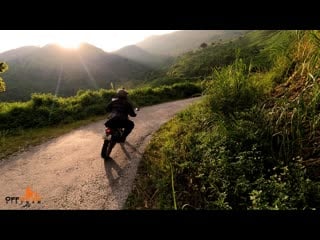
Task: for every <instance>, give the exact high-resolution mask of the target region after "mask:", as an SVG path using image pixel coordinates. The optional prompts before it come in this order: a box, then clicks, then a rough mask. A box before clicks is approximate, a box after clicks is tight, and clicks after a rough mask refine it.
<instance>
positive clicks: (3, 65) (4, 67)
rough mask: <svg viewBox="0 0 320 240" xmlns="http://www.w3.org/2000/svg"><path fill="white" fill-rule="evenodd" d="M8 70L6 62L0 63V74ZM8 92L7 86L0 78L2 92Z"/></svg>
mask: <svg viewBox="0 0 320 240" xmlns="http://www.w3.org/2000/svg"><path fill="white" fill-rule="evenodd" d="M7 70H8V65H7V64H6V63H4V62H0V73H3V72H5V71H7ZM5 90H6V84H5V82H4V81H3V79H2V78H1V77H0V92H4V91H5Z"/></svg>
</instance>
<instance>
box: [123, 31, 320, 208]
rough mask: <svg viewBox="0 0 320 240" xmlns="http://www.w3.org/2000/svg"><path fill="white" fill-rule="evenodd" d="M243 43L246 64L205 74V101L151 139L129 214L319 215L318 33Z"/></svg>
mask: <svg viewBox="0 0 320 240" xmlns="http://www.w3.org/2000/svg"><path fill="white" fill-rule="evenodd" d="M245 38H246V41H247V44H246V45H245V46H246V47H247V50H250V49H253V48H254V49H256V52H255V54H252V58H250V56H247V57H246V58H245V59H244V58H243V57H241V54H240V55H239V54H238V55H237V53H235V56H234V59H235V60H234V61H233V62H232V63H231V64H229V65H226V66H218V67H214V66H211V67H212V68H213V70H212V72H211V74H210V75H208V76H206V77H205V82H206V84H207V89H206V90H205V91H206V97H205V98H204V100H203V101H202V102H201V103H198V104H196V105H194V106H192V107H190V108H189V109H187V110H186V111H183V112H181V113H180V114H178V116H177V117H176V118H174V119H173V120H171V121H170V122H169V123H167V124H166V125H164V126H163V127H162V128H161V129H160V130H159V132H158V133H157V134H156V135H155V136H154V137H153V139H152V141H151V143H150V145H149V146H148V149H147V151H146V152H145V154H144V156H143V160H142V161H141V164H140V166H139V170H138V177H137V179H136V181H135V184H134V187H133V191H132V193H131V194H130V195H129V197H128V200H127V203H126V208H128V209H180V210H181V209H213V210H216V209H233V210H245V209H248V210H249V209H270V210H276V209H281V210H286V209H299V210H302V209H303V210H305V209H319V208H320V146H319V139H320V131H319V127H320V126H319V125H320V121H319V119H320V112H319V111H320V108H319V106H320V89H319V87H320V78H319V77H320V70H319V66H320V59H319V54H320V50H319V49H320V32H319V31H256V32H251V33H250V35H249V36H246V37H245ZM277 39H278V40H279V41H280V40H281V39H282V40H283V39H290V41H282V45H278V43H279V41H276V40H277ZM240 41H243V39H242V40H240ZM283 43H285V44H283ZM235 44H237V43H235ZM261 46H263V47H262V48H260V47H261ZM209 50H210V49H203V50H202V51H209ZM241 50H242V49H241V48H240V53H241ZM247 52H248V51H247ZM249 52H250V51H249ZM203 54H205V53H203ZM265 56H268V57H265ZM257 61H258V63H257ZM185 62H188V61H185ZM205 64H206V60H205V59H203V62H202V64H201V65H202V66H204V65H205ZM208 64H209V63H208ZM180 69H184V68H183V66H180Z"/></svg>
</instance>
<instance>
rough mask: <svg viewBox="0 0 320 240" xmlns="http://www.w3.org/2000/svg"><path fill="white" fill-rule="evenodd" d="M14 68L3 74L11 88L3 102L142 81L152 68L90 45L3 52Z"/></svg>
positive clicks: (64, 94) (8, 89)
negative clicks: (76, 47) (38, 94)
mask: <svg viewBox="0 0 320 240" xmlns="http://www.w3.org/2000/svg"><path fill="white" fill-rule="evenodd" d="M0 59H1V61H4V62H6V63H7V64H8V65H9V68H10V71H7V72H5V73H4V74H3V78H5V79H6V85H7V90H6V91H5V92H3V93H1V95H0V100H2V101H18V100H19V101H21V100H29V99H30V96H31V94H32V93H36V92H37V93H52V94H56V95H57V96H72V95H75V94H76V93H77V91H78V90H80V89H93V90H97V89H99V88H105V89H110V88H111V85H110V84H111V83H113V84H114V86H115V87H116V86H120V85H122V84H126V85H127V86H130V84H131V85H134V84H135V82H136V81H141V79H143V78H144V74H145V73H146V72H147V71H150V68H149V67H147V66H145V65H143V64H141V63H138V62H135V61H131V60H129V59H127V58H123V57H120V56H118V55H115V54H110V53H106V52H104V51H103V50H101V49H99V48H96V47H94V46H92V45H89V44H82V45H81V47H80V48H79V49H76V50H72V49H65V48H62V47H59V46H57V45H52V44H50V45H46V46H44V47H42V48H40V47H22V48H18V49H14V50H10V51H7V52H4V53H2V54H0Z"/></svg>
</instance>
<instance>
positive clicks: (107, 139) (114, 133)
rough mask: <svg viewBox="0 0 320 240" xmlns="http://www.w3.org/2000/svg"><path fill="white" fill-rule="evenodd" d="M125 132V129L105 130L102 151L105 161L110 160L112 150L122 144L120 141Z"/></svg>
mask: <svg viewBox="0 0 320 240" xmlns="http://www.w3.org/2000/svg"><path fill="white" fill-rule="evenodd" d="M135 110H136V111H139V108H136V109H135ZM123 132H124V128H110V127H106V128H105V133H104V136H103V139H104V141H103V145H102V149H101V157H102V158H103V159H105V160H107V159H108V158H110V157H109V156H110V154H111V151H112V149H113V148H114V146H115V145H116V144H117V143H120V139H121V138H122V135H123Z"/></svg>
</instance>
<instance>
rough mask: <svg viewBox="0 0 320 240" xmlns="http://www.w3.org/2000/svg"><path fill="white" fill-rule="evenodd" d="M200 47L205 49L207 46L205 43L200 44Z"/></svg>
mask: <svg viewBox="0 0 320 240" xmlns="http://www.w3.org/2000/svg"><path fill="white" fill-rule="evenodd" d="M200 47H201V48H206V47H208V44H206V43H201V45H200Z"/></svg>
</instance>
